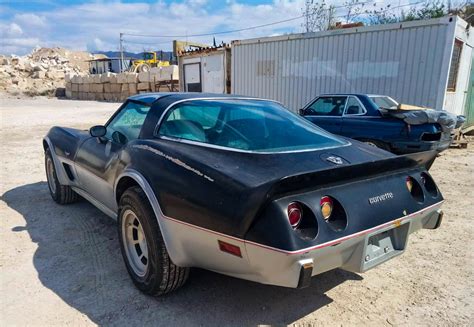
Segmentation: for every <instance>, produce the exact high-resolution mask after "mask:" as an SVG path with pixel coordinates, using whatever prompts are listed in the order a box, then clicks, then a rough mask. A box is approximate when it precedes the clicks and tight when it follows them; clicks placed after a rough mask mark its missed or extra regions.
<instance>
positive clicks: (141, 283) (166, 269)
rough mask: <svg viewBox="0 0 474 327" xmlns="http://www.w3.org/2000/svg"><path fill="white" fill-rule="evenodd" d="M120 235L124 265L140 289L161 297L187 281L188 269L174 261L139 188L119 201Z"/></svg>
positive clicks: (130, 190)
mask: <svg viewBox="0 0 474 327" xmlns="http://www.w3.org/2000/svg"><path fill="white" fill-rule="evenodd" d="M118 232H119V240H120V248H121V250H122V256H123V259H124V261H125V265H126V267H127V270H128V273H129V275H130V277H131V278H132V281H133V283H134V284H135V286H136V287H137V288H138V289H139V290H141V291H142V292H144V293H146V294H149V295H153V296H159V295H163V294H166V293H169V292H171V291H174V290H175V289H177V288H179V287H181V286H182V285H183V284H184V283H185V282H186V280H187V278H188V275H189V268H183V267H178V266H176V265H175V264H174V263H173V262H172V261H171V258H170V257H169V255H168V251H167V250H166V246H165V243H164V241H163V237H162V235H161V231H160V227H159V226H158V222H157V220H156V217H155V214H154V212H153V209H152V208H151V205H150V203H149V202H148V199H147V197H146V195H145V193H144V192H143V190H142V189H141V188H139V187H132V188H129V189H128V190H127V191H125V193H124V194H123V195H122V197H121V198H120V205H119V216H118Z"/></svg>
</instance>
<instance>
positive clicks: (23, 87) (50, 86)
mask: <svg viewBox="0 0 474 327" xmlns="http://www.w3.org/2000/svg"><path fill="white" fill-rule="evenodd" d="M94 58H95V57H94V55H92V54H90V53H88V52H82V51H70V50H66V49H63V48H40V47H38V48H35V49H34V50H33V51H32V52H31V53H30V54H29V55H26V56H21V57H19V56H15V55H11V56H4V55H0V92H6V93H9V94H11V95H21V94H23V95H27V96H35V95H63V94H64V88H65V75H66V74H84V73H86V72H87V71H88V67H89V63H88V60H91V59H94Z"/></svg>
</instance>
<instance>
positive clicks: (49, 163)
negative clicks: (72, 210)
mask: <svg viewBox="0 0 474 327" xmlns="http://www.w3.org/2000/svg"><path fill="white" fill-rule="evenodd" d="M44 166H45V170H46V179H47V180H48V188H49V193H50V194H51V197H52V198H53V200H54V201H55V202H56V203H59V204H68V203H73V202H75V201H77V199H78V195H77V193H76V192H74V191H73V190H72V188H71V187H70V186H68V185H62V184H61V183H59V180H58V176H57V174H56V167H55V166H54V160H53V156H52V155H51V150H50V149H49V148H48V149H46V151H45V153H44Z"/></svg>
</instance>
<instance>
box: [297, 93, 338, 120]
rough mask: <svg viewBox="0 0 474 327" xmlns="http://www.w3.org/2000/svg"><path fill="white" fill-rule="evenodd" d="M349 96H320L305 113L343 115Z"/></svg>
mask: <svg viewBox="0 0 474 327" xmlns="http://www.w3.org/2000/svg"><path fill="white" fill-rule="evenodd" d="M346 101H347V97H345V96H334V97H320V98H318V99H317V100H316V101H314V102H313V103H312V104H311V105H310V106H309V107H307V108H306V109H305V112H304V113H305V115H314V116H342V113H343V112H344V107H345V105H346Z"/></svg>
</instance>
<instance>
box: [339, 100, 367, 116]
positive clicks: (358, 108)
mask: <svg viewBox="0 0 474 327" xmlns="http://www.w3.org/2000/svg"><path fill="white" fill-rule="evenodd" d="M363 114H365V109H364V107H363V106H362V105H361V103H360V102H359V101H358V100H357V99H356V98H355V97H349V99H348V100H347V105H346V112H345V113H344V115H363Z"/></svg>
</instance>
